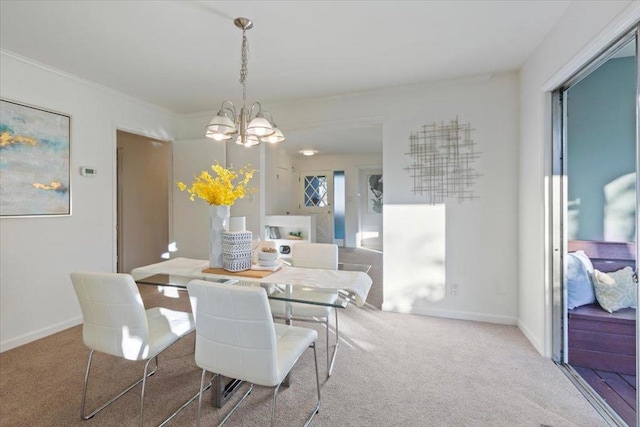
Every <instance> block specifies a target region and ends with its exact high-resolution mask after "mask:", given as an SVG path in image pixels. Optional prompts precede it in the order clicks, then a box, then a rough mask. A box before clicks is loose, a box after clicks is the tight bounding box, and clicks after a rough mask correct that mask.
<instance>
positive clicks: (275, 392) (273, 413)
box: [271, 382, 282, 427]
mask: <svg viewBox="0 0 640 427" xmlns="http://www.w3.org/2000/svg"><path fill="white" fill-rule="evenodd" d="M281 385H282V382H281V383H280V384H278V385H277V386H276V388H275V389H273V402H271V427H275V425H276V396H277V395H278V390H280V386H281Z"/></svg>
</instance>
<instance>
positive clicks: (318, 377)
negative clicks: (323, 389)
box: [304, 343, 322, 427]
mask: <svg viewBox="0 0 640 427" xmlns="http://www.w3.org/2000/svg"><path fill="white" fill-rule="evenodd" d="M311 347H313V360H314V362H315V367H316V387H317V389H318V401H317V402H316V407H315V408H314V409H313V412H312V413H311V416H310V417H309V419H308V420H307V422H306V423H304V427H308V426H309V424H311V420H313V417H315V416H316V414H317V413H318V412H320V407H321V406H322V398H321V397H320V375H319V374H318V356H317V355H316V343H313V344H311Z"/></svg>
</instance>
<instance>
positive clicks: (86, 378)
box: [80, 350, 158, 420]
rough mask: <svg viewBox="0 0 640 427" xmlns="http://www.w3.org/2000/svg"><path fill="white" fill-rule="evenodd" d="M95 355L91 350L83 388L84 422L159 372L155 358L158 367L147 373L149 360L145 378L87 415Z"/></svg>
mask: <svg viewBox="0 0 640 427" xmlns="http://www.w3.org/2000/svg"><path fill="white" fill-rule="evenodd" d="M93 353H94V350H91V352H90V353H89V360H88V362H87V370H86V372H85V374H84V387H83V390H82V407H81V408H80V417H81V418H82V419H83V420H88V419H90V418H93V417H94V416H95V415H96V414H97V413H98V412H100V411H102V410H103V409H104V408H106V407H107V406H109V405H111V404H112V403H113V402H115V401H116V400H118V399H119V398H120V397H122V396H124V395H125V394H126V393H127V392H129V391H131V389H132V388H134V387H135V386H137V385H138V384H140V383H141V382H143V381H144V380H145V379H146V378H148V377H150V376H151V375H153V374H155V373H156V371H157V370H158V357H154V359H155V360H156V366H155V367H154V368H153V371H151V372H149V373H147V367H148V364H149V362H150V361H151V359H149V360H148V361H147V363H146V365H145V372H144V377H142V378H140V379H139V380H137V381H136V382H134V383H133V384H131V385H130V386H129V387H127V388H126V389H125V390H124V391H122V392H121V393H120V394H118V395H117V396H116V397H114V398H113V399H111V400H109V401H108V402H107V403H105V404H103V405H102V406H100V407H99V408H97V409H95V410H94V411H93V412H91V413H90V414H88V415H85V403H86V401H87V389H88V387H89V372H90V371H91V362H92V361H93Z"/></svg>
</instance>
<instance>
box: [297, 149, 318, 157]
mask: <svg viewBox="0 0 640 427" xmlns="http://www.w3.org/2000/svg"><path fill="white" fill-rule="evenodd" d="M300 154H302V155H304V156H313V155H314V154H316V151H315V150H302V151H300Z"/></svg>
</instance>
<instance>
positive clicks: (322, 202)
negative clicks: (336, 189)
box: [304, 175, 329, 208]
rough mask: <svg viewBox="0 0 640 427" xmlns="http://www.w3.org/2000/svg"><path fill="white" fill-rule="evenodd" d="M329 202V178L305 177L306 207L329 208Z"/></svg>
mask: <svg viewBox="0 0 640 427" xmlns="http://www.w3.org/2000/svg"><path fill="white" fill-rule="evenodd" d="M328 204H329V202H328V200H327V177H326V176H324V175H322V176H316V175H312V176H305V177H304V205H305V206H306V207H320V208H322V207H325V206H328Z"/></svg>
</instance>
